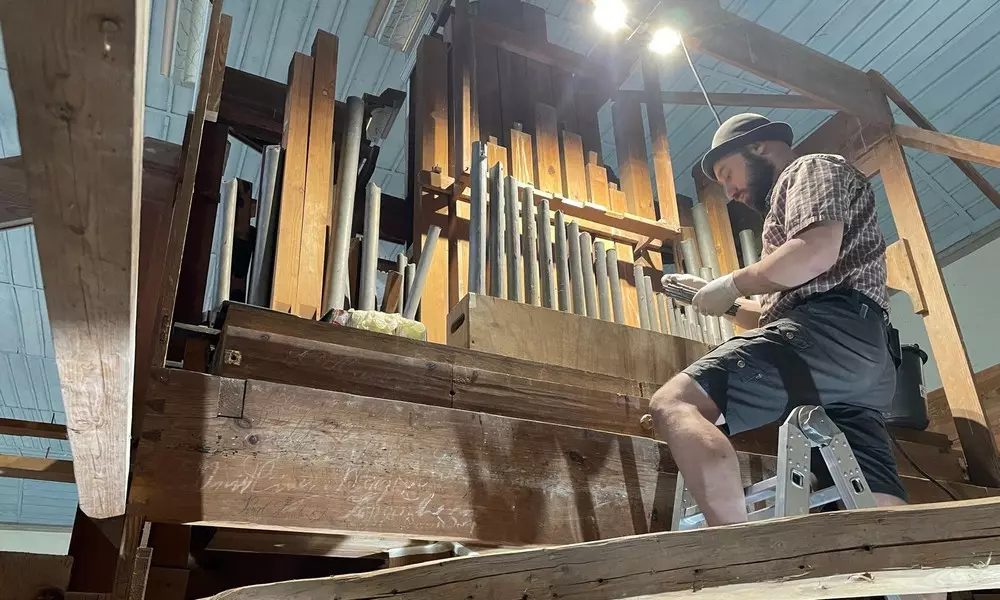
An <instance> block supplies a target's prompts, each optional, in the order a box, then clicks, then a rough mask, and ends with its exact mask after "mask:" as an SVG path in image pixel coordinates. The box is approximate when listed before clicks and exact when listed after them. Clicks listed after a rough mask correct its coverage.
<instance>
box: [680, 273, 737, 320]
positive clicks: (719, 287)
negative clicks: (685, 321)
mask: <svg viewBox="0 0 1000 600" xmlns="http://www.w3.org/2000/svg"><path fill="white" fill-rule="evenodd" d="M742 295H743V294H742V293H741V292H740V290H739V288H737V287H736V283H735V282H734V281H733V274H732V273H730V274H728V275H724V276H722V277H719V278H718V279H713V280H712V281H709V282H708V284H707V285H705V286H704V287H703V288H701V289H700V290H699V291H698V293H697V294H695V295H694V299H693V300H692V301H691V304H693V305H694V307H695V308H697V309H698V310H700V311H701V312H702V314H705V315H709V316H712V317H721V316H722V315H724V314H726V311H727V310H729V309H730V308H731V307H732V306H733V303H734V302H736V299H737V298H739V297H740V296H742Z"/></svg>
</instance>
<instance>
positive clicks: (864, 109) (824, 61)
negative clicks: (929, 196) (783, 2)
mask: <svg viewBox="0 0 1000 600" xmlns="http://www.w3.org/2000/svg"><path fill="white" fill-rule="evenodd" d="M669 12H671V13H673V14H670V15H667V16H666V18H667V20H671V19H673V20H681V19H682V22H683V23H684V27H683V29H684V32H685V40H687V43H688V45H689V46H691V47H692V48H693V49H696V50H699V51H701V52H704V53H706V54H708V55H710V56H713V57H715V58H717V59H719V60H721V61H724V62H727V63H729V64H731V65H734V66H736V67H739V68H741V69H743V70H745V71H749V72H750V73H753V74H754V75H757V76H758V77H762V78H764V79H766V80H768V81H773V82H774V83H777V84H779V85H782V86H784V87H786V88H788V89H790V90H793V91H796V92H798V93H800V94H803V95H805V96H808V97H810V98H814V99H816V100H818V101H822V102H829V103H831V104H833V105H834V106H836V107H837V108H839V109H840V110H843V111H845V112H849V113H851V114H853V115H857V116H859V117H861V118H862V119H864V120H865V121H868V122H872V123H883V124H888V123H892V113H891V112H890V111H889V105H888V103H887V102H886V100H885V94H883V93H882V92H881V90H879V89H877V88H876V87H875V86H874V85H873V84H872V82H871V81H870V80H869V79H868V77H867V76H866V75H865V74H864V73H863V72H862V71H859V70H857V69H855V68H854V67H851V66H849V65H847V64H845V63H842V62H840V61H838V60H836V59H833V58H830V57H829V56H827V55H825V54H823V53H821V52H817V51H815V50H812V49H811V48H809V47H807V46H805V45H803V44H800V43H798V42H796V41H794V40H792V39H790V38H787V37H785V36H783V35H781V34H780V33H776V32H774V31H772V30H770V29H768V28H766V27H764V26H762V25H758V24H757V23H754V22H752V21H748V20H746V19H743V18H741V17H739V16H737V15H735V14H733V13H731V12H729V11H726V10H723V9H722V8H720V7H719V5H718V4H715V3H712V2H700V1H697V0H687V1H685V2H679V3H677V4H676V5H675V6H672V7H670V9H669Z"/></svg>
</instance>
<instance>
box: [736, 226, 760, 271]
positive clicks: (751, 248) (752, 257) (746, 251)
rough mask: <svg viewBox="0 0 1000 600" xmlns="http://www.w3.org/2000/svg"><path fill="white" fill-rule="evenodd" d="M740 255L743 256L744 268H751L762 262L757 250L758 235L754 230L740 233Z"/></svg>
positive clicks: (745, 230)
mask: <svg viewBox="0 0 1000 600" xmlns="http://www.w3.org/2000/svg"><path fill="white" fill-rule="evenodd" d="M740 254H742V255H743V266H744V267H749V266H750V265H752V264H754V263H756V262H757V261H759V260H760V250H758V249H757V234H756V233H755V232H754V230H753V229H744V230H743V231H741V232H740Z"/></svg>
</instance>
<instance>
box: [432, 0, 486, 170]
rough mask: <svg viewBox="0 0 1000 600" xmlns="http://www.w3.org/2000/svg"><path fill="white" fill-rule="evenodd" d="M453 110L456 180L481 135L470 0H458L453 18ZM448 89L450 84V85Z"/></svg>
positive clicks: (468, 162) (465, 166)
mask: <svg viewBox="0 0 1000 600" xmlns="http://www.w3.org/2000/svg"><path fill="white" fill-rule="evenodd" d="M445 64H450V66H451V110H452V115H453V117H454V119H453V120H452V126H453V129H452V159H453V160H454V175H453V177H455V180H456V181H458V180H461V179H462V176H463V174H466V173H468V172H469V166H470V165H471V162H470V160H471V157H472V141H473V140H478V139H479V110H478V102H477V100H478V99H477V98H476V89H475V85H476V53H475V44H474V41H473V39H472V28H471V24H470V23H469V0H455V15H454V16H453V17H452V19H451V62H450V63H448V62H443V63H439V64H438V65H436V67H437V68H438V69H441V67H442V66H443V65H445ZM446 89H447V88H446Z"/></svg>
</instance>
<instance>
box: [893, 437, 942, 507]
mask: <svg viewBox="0 0 1000 600" xmlns="http://www.w3.org/2000/svg"><path fill="white" fill-rule="evenodd" d="M886 431H888V432H889V437H890V438H892V443H893V444H895V445H896V449H897V450H899V453H900V454H902V455H903V458H905V459H906V462H908V463H910V466H912V467H913V468H914V469H916V470H917V473H920V474H921V475H923V476H924V477H926V478H927V479H929V480H931V482H932V483H934V485H936V486H938V487H939V488H941V490H942V491H944V493H946V494H948V496H949V497H950V498H951V499H952V500H958V497H957V496H955V494H953V493H951V490H949V489H948V488H946V487H944V485H943V484H942V483H941V482H940V481H938V480H937V479H934V478H933V477H931V476H930V475H929V474H928V473H927V471H924V470H923V469H921V468H920V465H918V464H917V463H916V461H914V460H913V458H912V457H911V456H910V455H909V453H907V452H906V450H904V449H903V445H902V444H900V443H899V440H897V439H896V436H895V435H893V434H892V431H889V430H888V429H886Z"/></svg>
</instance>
